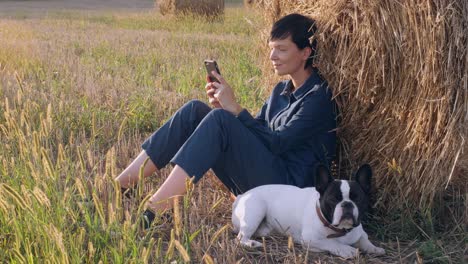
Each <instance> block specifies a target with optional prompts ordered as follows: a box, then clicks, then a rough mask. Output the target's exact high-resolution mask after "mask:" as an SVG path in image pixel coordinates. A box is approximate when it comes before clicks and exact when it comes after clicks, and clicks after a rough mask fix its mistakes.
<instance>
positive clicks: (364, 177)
mask: <svg viewBox="0 0 468 264" xmlns="http://www.w3.org/2000/svg"><path fill="white" fill-rule="evenodd" d="M371 179H372V169H371V167H370V166H369V164H364V165H362V166H361V167H360V168H359V169H358V171H357V172H356V176H355V181H356V182H357V183H359V185H360V186H361V188H362V190H363V191H364V192H365V193H369V192H370V189H371Z"/></svg>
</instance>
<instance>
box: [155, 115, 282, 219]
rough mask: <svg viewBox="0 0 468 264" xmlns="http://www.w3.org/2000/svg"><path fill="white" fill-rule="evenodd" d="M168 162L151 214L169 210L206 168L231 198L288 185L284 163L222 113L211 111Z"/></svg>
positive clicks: (237, 122) (248, 131) (235, 120)
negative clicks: (171, 166) (173, 199)
mask: <svg viewBox="0 0 468 264" xmlns="http://www.w3.org/2000/svg"><path fill="white" fill-rule="evenodd" d="M171 162H173V163H174V164H176V166H175V168H174V169H173V171H172V172H171V174H170V175H169V177H168V179H167V180H166V181H165V182H164V184H163V185H162V186H161V187H160V188H159V190H158V191H157V192H156V193H155V194H154V195H153V196H152V197H151V198H150V199H149V202H148V207H149V208H150V209H151V210H152V211H153V212H161V210H164V209H168V208H170V207H171V206H172V203H170V202H169V201H170V198H171V197H174V196H177V195H182V194H184V192H185V181H186V180H187V177H190V178H191V177H192V176H194V177H195V182H197V181H198V180H199V179H200V178H201V177H202V176H203V174H204V173H205V172H206V171H207V170H208V169H210V168H213V170H214V171H215V173H216V175H217V176H218V178H219V179H220V180H221V181H222V182H223V183H224V184H225V185H226V186H227V187H228V188H229V189H230V190H231V192H233V193H234V194H239V193H242V192H245V191H247V190H249V189H251V188H254V187H257V186H260V185H264V184H287V183H288V175H287V170H286V167H285V165H284V162H283V161H282V160H281V159H280V158H279V157H277V156H275V155H273V154H272V153H271V152H270V151H269V150H268V149H267V148H266V147H265V146H264V145H263V144H262V142H261V141H260V140H259V139H258V138H257V137H256V136H255V135H254V134H253V133H252V132H251V131H250V130H249V129H248V128H246V127H245V126H244V125H243V124H242V123H241V122H240V121H239V120H238V119H237V118H236V117H234V116H233V115H232V114H231V113H229V112H227V111H225V110H222V109H216V110H213V111H211V112H210V113H209V114H208V115H207V116H206V117H205V118H204V119H203V120H202V122H201V123H200V125H199V126H198V127H197V129H196V130H195V131H194V132H193V134H192V135H191V136H190V138H189V139H188V140H187V142H185V144H184V145H183V146H182V147H181V149H180V150H179V151H178V152H177V154H176V155H175V156H174V158H173V159H172V160H171Z"/></svg>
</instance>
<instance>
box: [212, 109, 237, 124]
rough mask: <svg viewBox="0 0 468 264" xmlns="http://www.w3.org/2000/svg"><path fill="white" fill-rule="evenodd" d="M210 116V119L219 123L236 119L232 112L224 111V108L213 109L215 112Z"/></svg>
mask: <svg viewBox="0 0 468 264" xmlns="http://www.w3.org/2000/svg"><path fill="white" fill-rule="evenodd" d="M209 116H210V118H212V119H215V120H217V121H227V120H233V119H236V118H235V116H234V115H233V114H232V113H231V112H229V111H227V110H224V109H222V108H216V109H213V111H211V112H210V113H209ZM207 117H208V116H207Z"/></svg>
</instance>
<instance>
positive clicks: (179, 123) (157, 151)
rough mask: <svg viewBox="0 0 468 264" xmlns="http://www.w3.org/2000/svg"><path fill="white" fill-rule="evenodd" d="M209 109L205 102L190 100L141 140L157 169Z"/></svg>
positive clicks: (172, 155)
mask: <svg viewBox="0 0 468 264" xmlns="http://www.w3.org/2000/svg"><path fill="white" fill-rule="evenodd" d="M210 111H211V108H210V107H209V106H208V105H206V104H205V103H203V102H201V101H197V100H193V101H190V102H188V103H186V104H185V105H184V106H182V107H181V108H180V109H179V110H177V112H176V113H175V114H174V115H173V116H172V117H171V119H169V120H168V121H167V122H166V123H165V124H164V125H163V126H162V127H161V128H159V129H158V130H157V131H156V132H154V133H153V134H152V135H151V136H150V137H149V138H148V139H146V140H145V142H143V144H142V146H141V147H142V148H143V149H144V150H145V152H146V154H147V155H148V156H149V157H150V159H151V161H153V163H154V164H155V165H156V167H157V168H158V169H161V168H163V167H164V166H166V165H167V164H168V163H169V161H170V160H171V159H172V157H174V155H175V154H176V153H177V151H178V150H179V149H180V147H181V146H182V145H183V144H184V143H185V141H187V139H188V138H189V137H190V135H191V134H192V133H193V131H194V130H195V129H196V128H197V126H198V124H199V123H200V122H201V120H203V118H204V117H205V116H206V115H207V114H208V113H209V112H210Z"/></svg>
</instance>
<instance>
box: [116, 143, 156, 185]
mask: <svg viewBox="0 0 468 264" xmlns="http://www.w3.org/2000/svg"><path fill="white" fill-rule="evenodd" d="M148 158H149V157H148V155H147V154H146V152H145V151H144V150H142V151H141V152H140V154H138V156H137V157H136V158H135V159H134V160H133V161H132V163H130V165H128V167H127V168H125V170H124V171H122V172H121V173H120V175H119V176H117V178H116V180H117V181H118V182H119V183H120V187H122V188H124V189H127V188H131V187H133V186H134V185H135V184H136V183H137V182H138V177H139V173H140V168H141V166H143V164H144V163H145V161H146V160H147V159H148ZM157 169H158V168H156V165H154V163H153V162H152V161H151V159H150V160H148V161H147V162H146V164H145V167H144V168H143V177H148V176H150V175H151V174H153V173H154V172H155V171H156V170H157Z"/></svg>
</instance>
